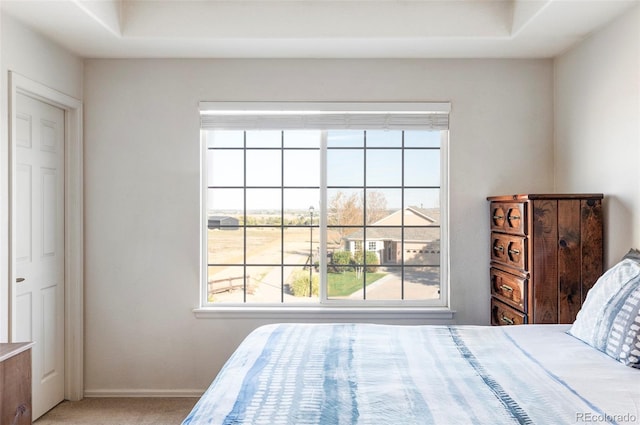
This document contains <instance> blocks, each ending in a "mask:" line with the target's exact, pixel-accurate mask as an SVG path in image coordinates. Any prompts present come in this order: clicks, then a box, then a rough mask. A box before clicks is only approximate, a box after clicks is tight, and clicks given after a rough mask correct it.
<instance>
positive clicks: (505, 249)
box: [491, 233, 528, 271]
mask: <svg viewBox="0 0 640 425" xmlns="http://www.w3.org/2000/svg"><path fill="white" fill-rule="evenodd" d="M491 259H492V260H493V261H497V262H499V263H502V264H505V265H507V266H510V267H515V268H516V269H519V270H523V271H524V270H527V266H528V264H527V238H526V237H523V236H512V235H506V234H502V233H491Z"/></svg>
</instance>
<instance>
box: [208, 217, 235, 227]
mask: <svg viewBox="0 0 640 425" xmlns="http://www.w3.org/2000/svg"><path fill="white" fill-rule="evenodd" d="M207 227H208V228H209V229H219V230H238V228H239V227H240V222H239V221H238V219H237V218H235V217H229V216H227V215H212V216H209V219H208V220H207Z"/></svg>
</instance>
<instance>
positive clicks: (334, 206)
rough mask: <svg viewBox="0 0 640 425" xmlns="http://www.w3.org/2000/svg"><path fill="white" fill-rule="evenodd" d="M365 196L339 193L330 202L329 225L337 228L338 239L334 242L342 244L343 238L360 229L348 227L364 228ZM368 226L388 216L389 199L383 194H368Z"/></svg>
mask: <svg viewBox="0 0 640 425" xmlns="http://www.w3.org/2000/svg"><path fill="white" fill-rule="evenodd" d="M363 204H364V196H363V194H362V193H360V194H358V193H356V192H353V193H351V194H346V193H345V192H342V191H339V192H336V194H335V195H334V196H333V197H332V198H331V199H330V200H329V208H328V211H327V212H328V224H329V225H330V226H336V227H334V228H333V230H334V231H336V232H337V236H338V237H337V239H338V240H336V241H333V242H335V243H337V244H340V242H341V240H342V238H343V237H344V236H345V235H347V234H349V233H351V232H353V231H356V230H358V229H356V228H354V227H348V226H362V225H363V224H364V217H363V216H364V214H363V211H364V208H363ZM366 204H367V206H366V209H367V224H370V223H374V222H376V221H378V220H380V219H381V218H383V217H385V216H386V215H387V214H388V211H387V199H386V198H385V196H384V193H382V192H376V191H371V192H367V199H366Z"/></svg>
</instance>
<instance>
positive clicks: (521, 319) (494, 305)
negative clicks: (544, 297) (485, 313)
mask: <svg viewBox="0 0 640 425" xmlns="http://www.w3.org/2000/svg"><path fill="white" fill-rule="evenodd" d="M525 323H527V317H526V315H525V314H524V313H521V312H519V311H517V310H515V309H513V308H511V307H509V306H508V305H506V304H504V303H502V302H500V301H498V300H496V299H495V298H491V324H492V325H495V326H504V325H523V324H525Z"/></svg>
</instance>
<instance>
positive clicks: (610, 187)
mask: <svg viewBox="0 0 640 425" xmlns="http://www.w3.org/2000/svg"><path fill="white" fill-rule="evenodd" d="M554 68H555V93H556V94H555V139H556V143H555V175H556V188H557V190H558V191H559V192H598V193H600V192H601V193H604V194H605V200H604V220H605V258H606V264H607V266H611V265H613V264H614V263H615V262H617V261H619V259H620V258H621V257H622V255H624V254H625V253H626V252H627V251H628V250H629V248H631V247H635V248H640V215H639V211H640V172H639V171H638V170H639V169H640V167H639V164H640V6H639V7H636V8H635V9H633V10H632V11H631V12H629V13H626V14H625V15H624V16H623V17H621V18H619V19H617V20H616V21H614V22H612V23H611V24H609V25H608V26H607V27H606V28H604V29H603V30H601V31H600V32H598V33H596V34H595V35H594V36H592V37H591V38H589V39H588V40H586V41H585V42H583V43H581V44H580V45H578V46H576V47H575V48H573V49H572V50H570V51H569V52H567V53H565V54H564V55H562V56H560V57H558V58H557V59H556V60H555V66H554Z"/></svg>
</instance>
